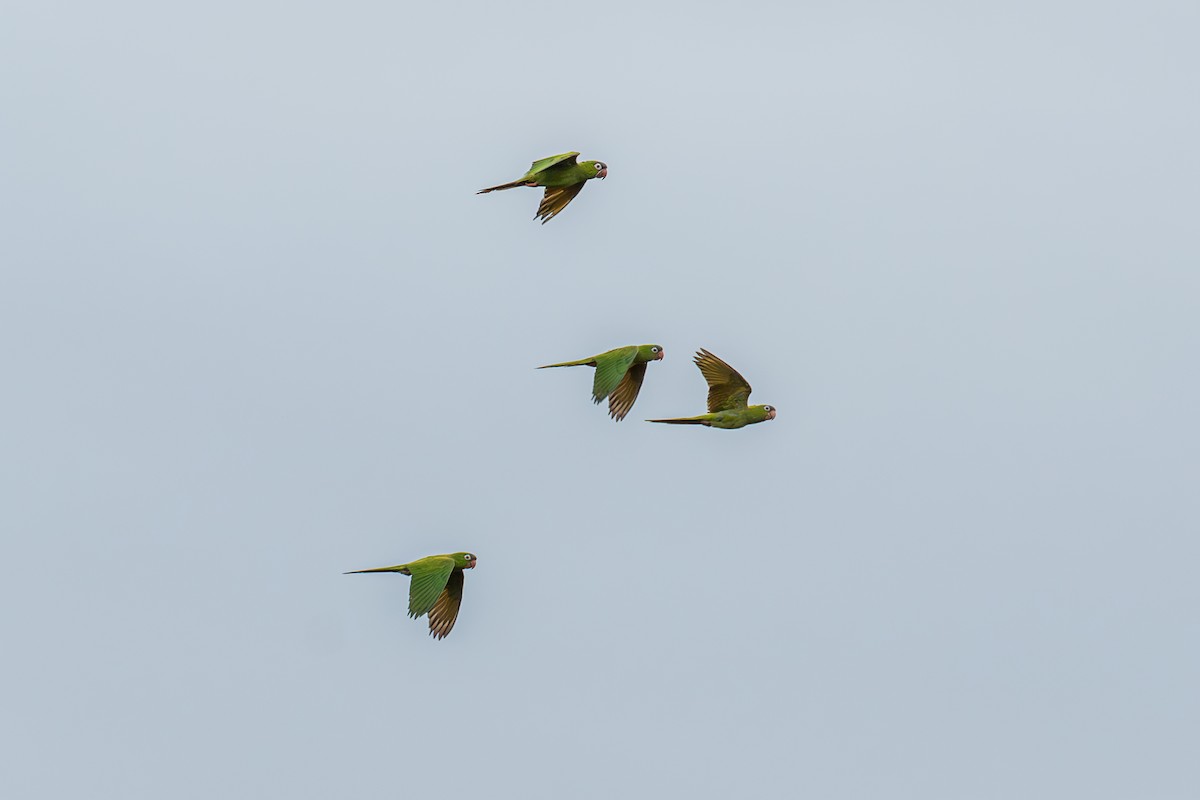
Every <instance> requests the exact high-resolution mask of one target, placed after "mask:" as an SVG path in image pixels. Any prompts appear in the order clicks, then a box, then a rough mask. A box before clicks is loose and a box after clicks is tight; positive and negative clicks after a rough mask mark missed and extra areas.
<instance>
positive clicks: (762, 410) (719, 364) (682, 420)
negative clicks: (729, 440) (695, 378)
mask: <svg viewBox="0 0 1200 800" xmlns="http://www.w3.org/2000/svg"><path fill="white" fill-rule="evenodd" d="M694 360H695V362H696V366H697V367H699V368H700V374H701V375H703V376H704V380H706V381H708V413H707V414H701V415H700V416H698V417H677V418H675V419H648V420H646V422H667V423H670V424H672V425H707V426H709V427H710V428H744V427H746V426H747V425H753V424H754V423H756V422H766V421H767V420H769V419H775V406H747V405H746V402H747V400H748V399H749V397H750V384H749V383H747V382H746V379H745V378H743V377H742V376H741V375H739V374H738V371H737V370H736V369H734V368H733V367H731V366H729V365H728V364H726V363H725V362H724V361H722V360H721V359H719V358H717V357H716V356H714V355H713V354H712V353H710V352H708V351H707V350H704V349H701V350H699V351H698V352H697V353H696V358H695V359H694Z"/></svg>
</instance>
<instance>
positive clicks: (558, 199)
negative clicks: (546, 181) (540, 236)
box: [534, 183, 583, 225]
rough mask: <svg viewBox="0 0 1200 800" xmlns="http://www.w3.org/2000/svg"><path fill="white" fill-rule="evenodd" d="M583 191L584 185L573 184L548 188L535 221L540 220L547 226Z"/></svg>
mask: <svg viewBox="0 0 1200 800" xmlns="http://www.w3.org/2000/svg"><path fill="white" fill-rule="evenodd" d="M582 189H583V184H582V183H573V184H571V185H570V186H547V187H546V193H545V194H544V195H542V202H541V203H540V204H539V205H538V210H537V216H535V217H534V219H540V220H541V221H542V224H543V225H545V224H546V223H547V222H549V221H550V220H552V219H554V217H555V215H557V214H558V212H560V211H562V210H563V209H564V208H566V207H567V204H568V203H570V202H571V201H572V200H574V199H575V195H577V194H579V192H580V191H582Z"/></svg>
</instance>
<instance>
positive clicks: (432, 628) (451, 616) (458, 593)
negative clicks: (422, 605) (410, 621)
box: [429, 569, 463, 639]
mask: <svg viewBox="0 0 1200 800" xmlns="http://www.w3.org/2000/svg"><path fill="white" fill-rule="evenodd" d="M462 590H463V571H462V570H461V569H456V570H454V571H452V572H451V573H450V579H449V580H447V581H446V588H445V589H443V590H442V593H441V594H440V595H438V599H437V602H436V603H434V604H433V608H431V609H429V635H430V636H432V637H433V638H435V639H445V638H446V637H447V636H448V635H449V634H450V631H451V630H453V629H454V621H455V620H456V619H458V607H459V606H461V605H462Z"/></svg>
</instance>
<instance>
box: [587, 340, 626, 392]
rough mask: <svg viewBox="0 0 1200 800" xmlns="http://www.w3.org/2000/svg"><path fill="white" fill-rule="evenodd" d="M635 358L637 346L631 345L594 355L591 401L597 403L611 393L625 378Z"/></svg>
mask: <svg viewBox="0 0 1200 800" xmlns="http://www.w3.org/2000/svg"><path fill="white" fill-rule="evenodd" d="M635 358H637V347H635V346H633V345H630V346H629V347H618V348H617V349H616V350H609V351H608V352H607V353H601V354H600V355H598V356H596V377H595V379H594V380H593V381H592V402H593V403H599V402H600V401H602V400H603V399H604V398H606V397H608V396H609V395H610V394H612V393H613V390H615V389H616V388H617V386H618V384H620V383H621V381H622V380H624V379H625V375H626V373H627V372H629V367H630V366H631V365H632V364H633V360H634V359H635ZM635 394H636V392H635ZM631 402H632V401H631Z"/></svg>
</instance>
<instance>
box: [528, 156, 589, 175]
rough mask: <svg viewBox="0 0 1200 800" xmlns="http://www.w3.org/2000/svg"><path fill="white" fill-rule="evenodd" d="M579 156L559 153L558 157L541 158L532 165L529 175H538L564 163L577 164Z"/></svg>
mask: <svg viewBox="0 0 1200 800" xmlns="http://www.w3.org/2000/svg"><path fill="white" fill-rule="evenodd" d="M577 155H579V153H559V154H558V155H556V156H546V157H545V158H539V159H538V160H537V161H535V162H533V164H532V165H530V167H529V174H530V175H534V174H537V173H539V172H541V171H542V170H545V169H549V168H550V167H553V166H554V165H555V164H561V163H563V162H564V161H569V162H571V163H575V157H576V156H577Z"/></svg>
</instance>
